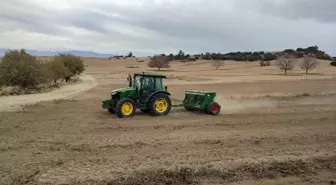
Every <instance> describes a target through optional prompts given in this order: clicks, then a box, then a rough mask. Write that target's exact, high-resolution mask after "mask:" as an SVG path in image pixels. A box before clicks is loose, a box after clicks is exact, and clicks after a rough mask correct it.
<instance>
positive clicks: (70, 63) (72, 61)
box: [54, 54, 84, 81]
mask: <svg viewBox="0 0 336 185" xmlns="http://www.w3.org/2000/svg"><path fill="white" fill-rule="evenodd" d="M54 60H55V61H58V62H61V63H63V64H64V66H65V67H66V68H67V69H68V72H69V73H68V75H67V76H66V81H69V80H70V78H71V77H73V76H76V75H80V74H81V73H82V72H83V71H84V62H83V60H82V59H81V58H80V57H77V56H74V55H71V54H60V55H57V56H55V57H54Z"/></svg>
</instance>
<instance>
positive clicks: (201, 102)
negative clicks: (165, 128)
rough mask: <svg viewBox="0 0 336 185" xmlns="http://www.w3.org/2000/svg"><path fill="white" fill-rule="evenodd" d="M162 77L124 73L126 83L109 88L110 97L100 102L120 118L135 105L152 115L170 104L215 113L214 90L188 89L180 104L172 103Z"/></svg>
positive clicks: (163, 112) (166, 110) (164, 111)
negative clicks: (121, 86) (122, 86)
mask: <svg viewBox="0 0 336 185" xmlns="http://www.w3.org/2000/svg"><path fill="white" fill-rule="evenodd" d="M164 78H166V76H164V75H160V74H145V73H141V74H134V76H133V77H132V76H128V82H129V87H127V88H121V89H115V90H113V91H112V92H111V98H110V99H108V100H105V101H103V102H102V107H103V109H107V110H108V111H109V113H111V114H117V115H118V116H119V117H120V118H126V117H132V116H133V115H134V114H135V111H136V109H140V110H141V111H142V112H144V113H149V114H151V115H153V116H164V115H167V114H168V113H169V112H170V110H171V108H172V107H184V108H185V109H186V110H194V109H201V110H203V111H204V112H206V113H208V114H212V115H217V114H219V112H220V109H221V106H220V105H219V104H218V103H217V102H215V101H214V98H215V96H216V93H215V92H203V91H191V90H189V91H186V96H185V98H184V100H183V103H182V104H179V105H172V103H171V99H170V96H171V94H170V93H169V92H168V91H167V86H163V83H162V81H163V79H164Z"/></svg>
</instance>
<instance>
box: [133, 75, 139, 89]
mask: <svg viewBox="0 0 336 185" xmlns="http://www.w3.org/2000/svg"><path fill="white" fill-rule="evenodd" d="M140 79H141V77H140V76H136V77H135V78H134V87H135V88H137V89H140V87H141V80H140Z"/></svg>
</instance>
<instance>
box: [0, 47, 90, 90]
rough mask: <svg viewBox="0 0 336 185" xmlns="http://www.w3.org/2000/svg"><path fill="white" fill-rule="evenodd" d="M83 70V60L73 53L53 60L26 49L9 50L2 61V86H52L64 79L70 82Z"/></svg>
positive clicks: (60, 55)
mask: <svg viewBox="0 0 336 185" xmlns="http://www.w3.org/2000/svg"><path fill="white" fill-rule="evenodd" d="M83 71H84V63H83V60H82V59H81V58H80V57H77V56H74V55H71V54H59V55H56V56H54V57H53V58H52V59H51V60H41V59H38V58H36V57H35V56H32V55H30V54H28V53H26V51H25V50H24V49H21V50H9V51H7V52H6V53H5V55H4V57H2V59H1V62H0V87H1V86H14V87H20V88H22V89H36V88H38V87H39V86H41V85H48V86H52V85H55V84H57V83H59V82H63V81H66V82H69V81H70V80H71V78H72V77H73V76H76V75H79V74H81V73H82V72H83Z"/></svg>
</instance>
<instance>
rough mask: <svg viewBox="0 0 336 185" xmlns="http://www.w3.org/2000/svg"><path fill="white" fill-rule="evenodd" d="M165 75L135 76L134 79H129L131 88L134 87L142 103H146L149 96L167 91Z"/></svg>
mask: <svg viewBox="0 0 336 185" xmlns="http://www.w3.org/2000/svg"><path fill="white" fill-rule="evenodd" d="M163 78H166V76H164V75H158V74H144V73H143V74H134V77H133V79H132V77H131V76H129V77H128V81H129V87H133V88H134V89H135V90H136V92H137V95H138V97H139V100H140V102H142V101H146V99H147V98H148V96H149V95H150V94H152V93H154V92H157V91H167V86H165V87H164V86H163V80H162V79H163Z"/></svg>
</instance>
